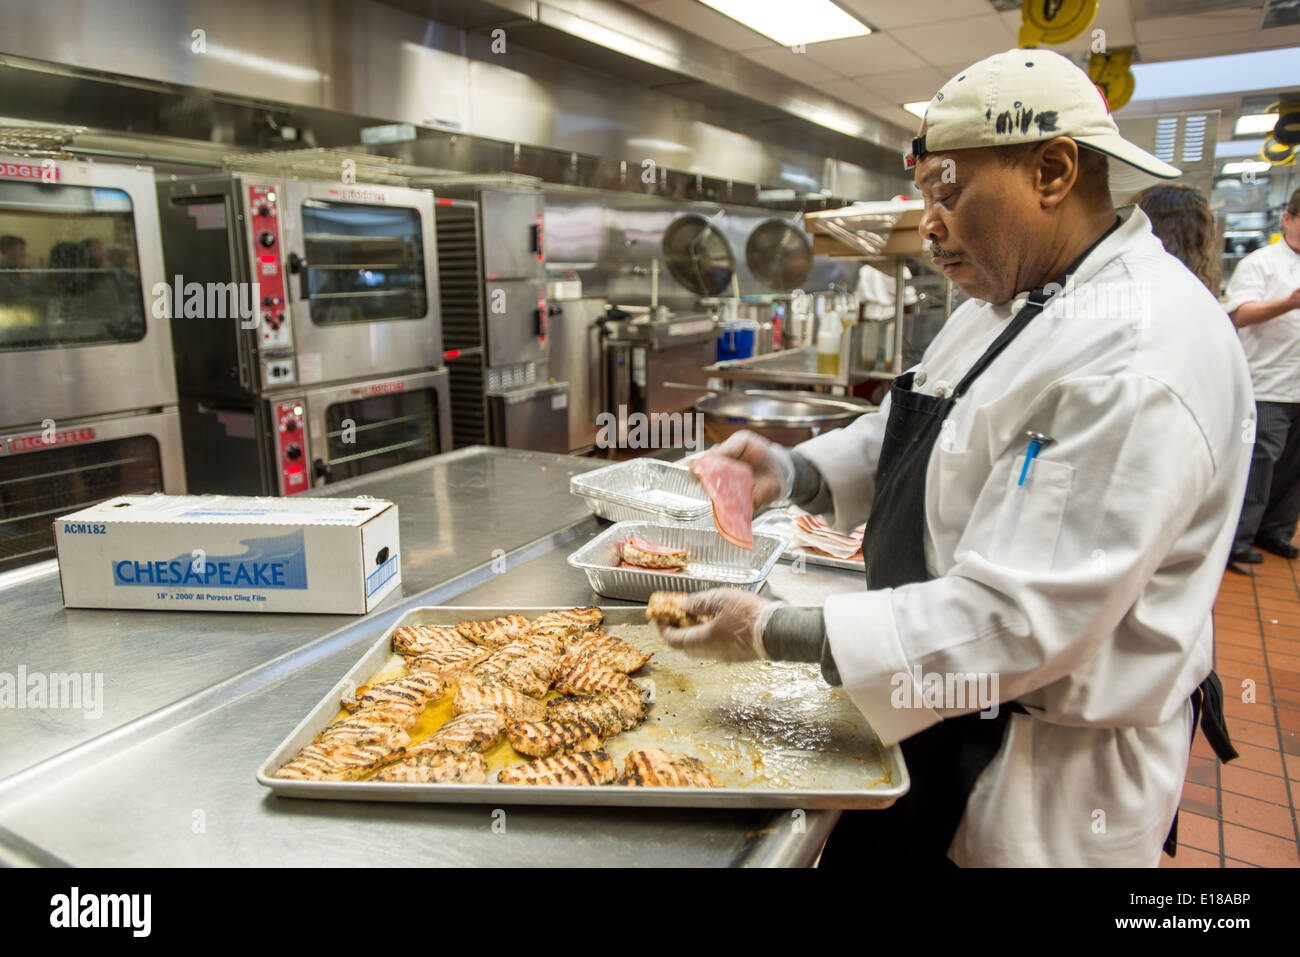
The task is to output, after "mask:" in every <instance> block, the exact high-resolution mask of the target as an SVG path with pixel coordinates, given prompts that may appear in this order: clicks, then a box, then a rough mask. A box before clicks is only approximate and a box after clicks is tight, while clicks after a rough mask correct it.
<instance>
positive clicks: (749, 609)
mask: <svg viewBox="0 0 1300 957" xmlns="http://www.w3.org/2000/svg"><path fill="white" fill-rule="evenodd" d="M784 604H786V603H785V602H783V601H774V600H773V599H771V598H762V597H760V596H758V595H755V594H754V593H753V592H748V591H741V590H740V589H739V588H711V589H709V590H708V591H701V592H695V593H694V594H692V595H691V596H690V597H689V598H687V600H686V606H685V610H686V614H688V615H690V616H692V617H694V618H704V617H708V619H709V620H708V621H705V622H701V623H700V624H698V625H692V626H691V627H689V628H669V627H667V626H665V625H658V628H659V633H660V634H661V635H663V636H664V640H665V641H667V642H668V644H670V645H672V646H673V647H674V648H680V649H681V650H682V651H684V652H686V654H688V655H690V656H691V657H692V658H712V659H714V660H717V661H756V660H758V659H762V658H766V657H767V650H766V649H765V648H764V646H763V629H764V628H766V627H767V622H768V619H770V618H771V617H772V612H774V611H776V609H777V608H779V607H781V606H782V605H784Z"/></svg>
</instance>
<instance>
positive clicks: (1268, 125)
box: [1232, 113, 1277, 136]
mask: <svg viewBox="0 0 1300 957" xmlns="http://www.w3.org/2000/svg"><path fill="white" fill-rule="evenodd" d="M1275 126H1277V114H1276V113H1244V114H1242V115H1241V116H1239V117H1237V125H1236V126H1234V127H1233V128H1232V135H1233V136H1246V135H1249V134H1251V133H1272V132H1273V127H1275Z"/></svg>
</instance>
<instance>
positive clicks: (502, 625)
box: [456, 615, 528, 651]
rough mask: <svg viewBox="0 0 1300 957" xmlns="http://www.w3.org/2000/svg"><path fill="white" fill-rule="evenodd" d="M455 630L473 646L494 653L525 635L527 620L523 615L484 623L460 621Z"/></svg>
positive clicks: (508, 616)
mask: <svg viewBox="0 0 1300 957" xmlns="http://www.w3.org/2000/svg"><path fill="white" fill-rule="evenodd" d="M456 630H457V631H458V632H460V634H461V635H463V636H464V637H465V638H468V639H469V640H470V641H472V642H474V644H476V645H482V646H483V647H485V648H489V649H491V650H494V651H495V650H496V649H497V648H504V647H505V646H506V645H508V644H510V642H512V641H514V640H515V639H516V638H520V637H522V636H523V635H526V634H527V633H528V619H527V618H525V617H524V616H523V615H505V616H503V617H501V618H490V619H488V620H486V621H462V622H461V623H460V624H458V625H457V626H456Z"/></svg>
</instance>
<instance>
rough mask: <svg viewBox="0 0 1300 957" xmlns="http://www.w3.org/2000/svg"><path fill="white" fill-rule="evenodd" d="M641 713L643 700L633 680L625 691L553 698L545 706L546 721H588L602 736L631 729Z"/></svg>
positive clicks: (643, 713) (640, 716)
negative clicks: (595, 695)
mask: <svg viewBox="0 0 1300 957" xmlns="http://www.w3.org/2000/svg"><path fill="white" fill-rule="evenodd" d="M645 713H646V704H645V699H644V698H643V697H642V695H641V689H640V688H638V687H636V685H635V683H633V684H632V686H631V687H629V688H628V689H627V690H625V691H615V692H614V693H613V694H607V695H599V696H597V697H593V698H555V699H554V700H552V701H549V702H547V705H546V720H547V721H590V722H592V723H593V724H595V725H597V726H598V727H599V728H600V729H601V730H602V731H603V732H604V733H605V736H606V737H609V736H610V735H614V734H618V733H619V732H620V731H630V730H632V729H633V728H635V727H636V726H637V723H638V722H639V721H640V720H641V719H642V718H644V717H645Z"/></svg>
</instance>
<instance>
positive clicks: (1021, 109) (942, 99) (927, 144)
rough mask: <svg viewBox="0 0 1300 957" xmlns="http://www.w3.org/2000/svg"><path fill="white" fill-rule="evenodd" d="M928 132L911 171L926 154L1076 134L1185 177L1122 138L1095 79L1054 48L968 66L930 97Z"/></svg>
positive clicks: (1146, 166)
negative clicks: (1053, 49)
mask: <svg viewBox="0 0 1300 957" xmlns="http://www.w3.org/2000/svg"><path fill="white" fill-rule="evenodd" d="M921 129H922V133H921V135H920V136H918V137H916V139H914V140H912V151H911V153H909V154H908V155H907V156H906V157H905V159H904V163H905V165H906V167H907V168H908V169H911V168H913V167H914V166H916V164H917V162H918V161H919V160H920V159H921V157H922V156H924V155H925V154H926V153H938V152H942V151H944V150H962V149H972V148H974V147H980V146H1014V145H1015V144H1017V143H1037V142H1039V141H1041V140H1050V139H1052V138H1054V137H1057V136H1068V137H1070V138H1071V139H1072V140H1074V141H1075V142H1076V143H1078V144H1079V145H1081V146H1087V147H1089V148H1090V149H1094V150H1096V151H1097V152H1099V153H1105V154H1106V155H1107V156H1110V157H1112V158H1114V159H1117V160H1120V161H1121V162H1124V163H1127V164H1128V165H1130V166H1133V167H1136V168H1137V169H1139V170H1141V171H1142V172H1144V173H1149V174H1151V175H1152V176H1156V177H1159V178H1160V179H1174V178H1175V177H1178V176H1181V175H1182V170H1179V169H1176V168H1174V167H1173V166H1170V165H1169V164H1168V163H1165V162H1163V161H1161V160H1158V159H1156V158H1155V157H1154V156H1152V155H1151V154H1150V153H1148V152H1147V151H1146V150H1144V149H1142V148H1141V147H1138V146H1134V145H1133V144H1132V143H1130V142H1129V141H1128V140H1126V139H1124V137H1122V136H1120V135H1119V127H1117V126H1116V125H1115V121H1114V120H1113V119H1112V118H1111V115H1110V106H1109V104H1107V102H1106V97H1105V96H1104V95H1103V94H1102V92H1101V90H1100V89H1099V88H1098V87H1097V86H1096V85H1095V84H1094V83H1093V82H1092V80H1090V79H1089V78H1088V74H1086V73H1084V72H1083V71H1082V70H1080V69H1079V68H1078V67H1077V66H1075V64H1074V63H1072V62H1071V61H1070V60H1068V59H1066V58H1065V57H1063V56H1061V55H1060V54H1059V53H1052V52H1051V51H1050V50H1037V49H1024V50H1008V51H1007V52H1006V53H996V54H994V55H993V56H991V57H988V58H987V59H984V60H980V61H979V62H978V63H976V64H974V65H973V66H970V67H968V68H966V69H965V70H963V71H962V72H961V73H959V74H957V75H956V76H955V77H953V78H952V79H951V80H949V81H948V82H947V83H945V84H944V85H943V87H942V88H940V90H939V92H938V93H936V94H935V95H934V98H933V99H932V100H930V103H929V106H927V107H926V111H925V120H924V121H923V123H922V127H921Z"/></svg>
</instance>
